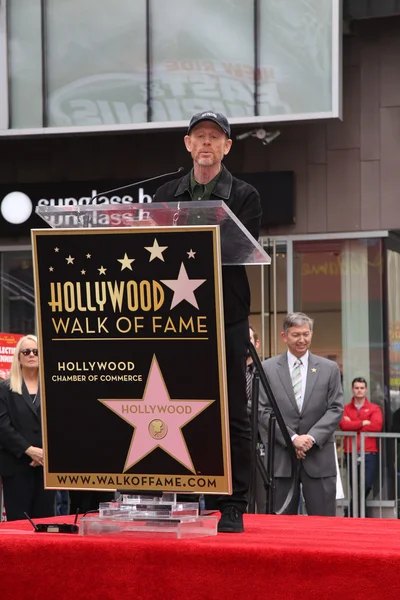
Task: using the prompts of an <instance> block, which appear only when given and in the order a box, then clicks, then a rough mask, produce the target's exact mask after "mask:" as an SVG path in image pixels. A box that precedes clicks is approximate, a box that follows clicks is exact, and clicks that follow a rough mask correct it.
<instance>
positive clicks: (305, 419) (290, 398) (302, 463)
mask: <svg viewBox="0 0 400 600" xmlns="http://www.w3.org/2000/svg"><path fill="white" fill-rule="evenodd" d="M312 334H313V320H312V319H310V318H309V317H308V316H307V315H305V314H304V313H291V314H289V315H287V316H286V317H285V320H284V322H283V331H282V333H281V335H282V338H283V340H284V341H285V342H286V344H287V347H288V350H287V352H285V353H284V354H281V355H280V356H277V357H274V358H269V359H268V360H265V361H264V362H263V363H262V365H263V369H264V372H265V374H266V376H267V378H268V380H269V383H270V385H271V388H272V391H273V393H274V395H275V399H276V401H277V404H278V406H279V408H280V410H281V412H282V416H283V419H284V421H285V423H286V426H287V429H288V431H289V434H290V436H291V438H292V442H293V445H294V447H295V450H296V455H297V459H298V460H297V466H296V472H295V473H291V463H290V456H289V452H288V449H287V446H286V444H285V442H284V439H283V436H282V434H281V432H280V429H279V428H278V427H277V429H276V443H275V462H274V474H275V486H276V487H275V510H278V509H279V508H281V507H282V505H283V503H284V501H285V499H286V497H287V495H288V492H289V489H290V485H291V480H292V477H295V479H296V492H295V495H294V498H293V500H292V502H291V503H290V505H289V507H288V509H287V510H286V511H285V512H286V514H297V510H298V505H299V497H300V483H301V484H302V489H303V496H304V500H305V503H306V508H307V513H308V514H309V515H322V516H335V514H336V462H335V452H334V437H333V434H334V432H335V430H336V429H337V427H338V425H339V422H340V419H341V416H342V412H343V392H342V386H341V382H340V372H339V369H338V366H337V364H336V363H334V362H332V361H331V360H328V359H326V358H322V357H320V356H315V355H314V354H311V352H309V350H308V349H309V347H310V344H311V339H312ZM259 408H260V432H261V436H262V438H263V441H264V443H265V444H267V431H268V420H269V414H270V404H269V402H268V399H267V397H266V394H265V392H264V389H263V388H262V386H260V405H259Z"/></svg>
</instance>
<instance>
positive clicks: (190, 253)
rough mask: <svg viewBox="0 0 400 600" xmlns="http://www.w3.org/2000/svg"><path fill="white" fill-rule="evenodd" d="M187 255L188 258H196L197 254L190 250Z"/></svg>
mask: <svg viewBox="0 0 400 600" xmlns="http://www.w3.org/2000/svg"><path fill="white" fill-rule="evenodd" d="M186 254H187V255H188V258H196V252H193V250H192V249H190V250H189V252H186Z"/></svg>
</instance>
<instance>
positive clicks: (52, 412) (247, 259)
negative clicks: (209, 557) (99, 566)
mask: <svg viewBox="0 0 400 600" xmlns="http://www.w3.org/2000/svg"><path fill="white" fill-rule="evenodd" d="M36 212H37V214H38V215H40V216H41V217H42V218H43V219H44V221H45V222H46V223H47V224H48V225H49V226H50V228H46V229H38V230H33V231H32V246H33V258H34V276H35V294H36V307H37V317H38V318H37V322H38V333H39V351H40V356H41V360H40V385H41V397H42V415H43V416H42V418H43V436H44V454H45V466H44V475H45V486H46V487H47V488H51V489H81V490H88V489H90V490H109V491H115V490H129V494H124V495H123V497H122V501H120V502H117V503H111V504H110V505H103V506H102V507H101V510H100V513H99V515H98V516H96V517H93V516H90V517H89V516H87V517H84V518H83V519H82V527H81V532H82V533H83V534H85V535H97V534H98V533H104V532H107V533H108V534H112V533H116V534H118V535H121V534H123V533H129V534H130V535H132V534H140V535H162V536H167V537H169V536H171V535H172V536H175V537H184V536H188V535H190V536H195V535H196V536H197V535H214V534H216V518H215V517H204V516H199V514H198V509H197V510H196V506H197V503H190V502H189V503H179V502H177V501H176V494H177V493H184V494H185V495H186V494H188V493H189V494H192V493H193V494H204V493H207V494H212V493H214V494H218V495H221V494H230V493H231V492H232V486H231V470H230V446H229V423H228V402H227V384H226V365H225V347H224V319H223V298H222V281H221V280H222V265H224V266H225V267H226V268H240V266H243V265H256V264H269V262H270V259H269V257H268V255H267V254H266V253H265V252H264V250H263V249H262V247H261V246H260V245H259V244H258V242H257V241H256V240H255V239H254V238H253V237H252V236H251V235H250V234H249V232H248V231H247V230H246V229H245V227H244V226H243V225H242V224H241V222H240V221H239V220H238V219H237V217H236V216H235V215H234V214H233V213H232V212H231V211H230V209H229V208H228V207H227V206H226V205H225V203H224V202H221V201H207V202H182V203H176V202H175V203H168V204H163V203H155V204H146V205H143V204H123V205H121V204H118V205H116V204H108V205H94V206H68V207H51V206H50V207H38V208H37V209H36ZM227 301H228V302H229V299H227ZM143 490H146V494H147V497H144V496H143ZM152 492H157V493H160V492H162V493H163V496H161V497H155V498H151V493H152ZM149 495H150V497H149Z"/></svg>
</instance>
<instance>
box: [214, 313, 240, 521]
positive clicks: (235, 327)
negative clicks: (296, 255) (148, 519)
mask: <svg viewBox="0 0 400 600" xmlns="http://www.w3.org/2000/svg"><path fill="white" fill-rule="evenodd" d="M249 343H250V338H249V322H248V319H245V320H243V321H239V322H238V323H233V324H232V325H226V327H225V349H226V367H227V382H228V406H229V431H230V441H231V464H232V489H233V493H232V495H231V496H219V497H218V499H217V500H215V497H214V499H213V498H212V497H210V496H206V508H218V509H219V510H223V508H224V507H225V506H236V508H238V509H239V510H240V511H241V512H245V511H246V508H247V493H248V490H249V483H250V462H251V428H250V419H249V416H248V413H247V395H246V359H247V351H248V347H249Z"/></svg>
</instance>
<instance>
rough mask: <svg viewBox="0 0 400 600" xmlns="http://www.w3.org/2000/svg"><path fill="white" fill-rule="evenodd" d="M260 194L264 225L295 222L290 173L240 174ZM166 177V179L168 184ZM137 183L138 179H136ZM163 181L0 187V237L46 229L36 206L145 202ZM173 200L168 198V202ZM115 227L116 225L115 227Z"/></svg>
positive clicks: (150, 198)
mask: <svg viewBox="0 0 400 600" xmlns="http://www.w3.org/2000/svg"><path fill="white" fill-rule="evenodd" d="M239 177H240V178H241V179H244V180H246V181H248V182H249V183H251V184H252V185H254V187H255V188H256V189H257V190H258V191H259V193H260V196H261V202H262V206H263V223H264V224H265V225H285V224H289V223H293V221H294V178H293V173H292V172H290V171H281V172H269V173H248V174H246V173H241V174H240V175H239ZM171 179H172V178H171ZM167 180H168V178H166V179H165V181H167ZM139 181H140V180H139ZM163 183H164V180H163V179H161V180H158V181H152V182H148V183H145V184H142V185H137V186H136V185H135V184H134V183H132V185H131V186H130V187H128V188H126V189H123V190H119V191H115V192H111V193H107V192H103V191H102V190H110V189H113V188H117V187H120V186H121V187H122V186H125V185H128V186H129V184H130V182H128V181H101V182H95V183H94V182H65V183H63V182H55V183H32V184H21V185H18V186H12V185H0V198H1V201H0V237H10V236H12V237H19V236H29V235H30V229H37V228H41V227H48V225H47V224H46V222H45V221H43V220H42V219H41V218H40V217H39V216H38V215H37V214H36V213H35V209H36V207H37V206H42V207H62V206H65V207H73V206H87V205H90V204H92V205H98V206H101V205H105V204H117V205H123V204H132V203H140V204H142V203H148V202H151V201H152V198H153V195H154V193H155V191H156V189H157V188H158V187H159V186H160V185H162V184H163ZM172 200H173V198H171V201H172ZM114 225H115V224H114Z"/></svg>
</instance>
